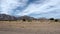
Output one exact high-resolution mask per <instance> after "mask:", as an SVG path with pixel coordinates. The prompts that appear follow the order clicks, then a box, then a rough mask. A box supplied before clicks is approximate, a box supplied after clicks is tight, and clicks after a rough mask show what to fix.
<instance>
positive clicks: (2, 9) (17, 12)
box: [0, 0, 60, 18]
mask: <svg viewBox="0 0 60 34" xmlns="http://www.w3.org/2000/svg"><path fill="white" fill-rule="evenodd" d="M0 14H8V15H13V16H24V15H27V16H32V17H35V18H40V17H46V18H60V0H0Z"/></svg>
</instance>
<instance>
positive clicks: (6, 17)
mask: <svg viewBox="0 0 60 34" xmlns="http://www.w3.org/2000/svg"><path fill="white" fill-rule="evenodd" d="M1 20H2V21H3V20H5V21H6V20H17V18H16V17H14V16H10V15H6V14H0V21H1Z"/></svg>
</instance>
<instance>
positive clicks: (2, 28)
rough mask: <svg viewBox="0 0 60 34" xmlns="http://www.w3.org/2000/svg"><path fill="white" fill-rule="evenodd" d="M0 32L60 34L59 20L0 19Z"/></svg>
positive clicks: (12, 33) (9, 33)
mask: <svg viewBox="0 0 60 34" xmlns="http://www.w3.org/2000/svg"><path fill="white" fill-rule="evenodd" d="M0 34H60V22H54V21H49V20H47V21H46V20H45V21H31V22H28V21H0Z"/></svg>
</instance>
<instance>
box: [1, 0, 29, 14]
mask: <svg viewBox="0 0 60 34" xmlns="http://www.w3.org/2000/svg"><path fill="white" fill-rule="evenodd" d="M27 1H28V0H1V1H0V2H1V4H0V5H1V6H0V7H1V11H2V12H1V13H5V14H8V13H10V12H11V11H12V9H15V8H17V7H18V6H20V7H23V6H25V5H26V2H27Z"/></svg>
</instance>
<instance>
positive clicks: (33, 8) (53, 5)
mask: <svg viewBox="0 0 60 34" xmlns="http://www.w3.org/2000/svg"><path fill="white" fill-rule="evenodd" d="M59 3H60V0H46V1H45V2H43V3H40V4H30V5H29V6H28V7H27V9H26V10H24V11H23V12H21V13H19V14H17V15H29V14H31V13H33V14H39V13H46V12H50V11H53V10H57V9H60V4H59Z"/></svg>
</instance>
